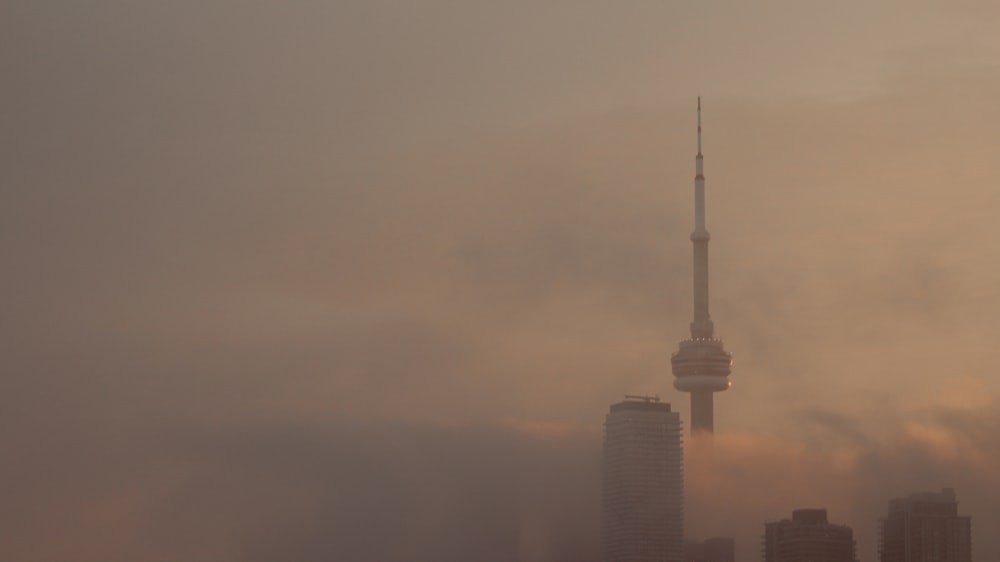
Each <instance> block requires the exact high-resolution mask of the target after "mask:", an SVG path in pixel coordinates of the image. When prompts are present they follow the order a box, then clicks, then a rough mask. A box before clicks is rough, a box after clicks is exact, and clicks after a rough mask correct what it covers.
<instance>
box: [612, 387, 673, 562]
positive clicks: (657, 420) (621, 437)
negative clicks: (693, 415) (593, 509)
mask: <svg viewBox="0 0 1000 562" xmlns="http://www.w3.org/2000/svg"><path fill="white" fill-rule="evenodd" d="M683 460H684V459H683V451H682V448H681V420H680V416H679V415H678V414H677V412H673V411H671V410H670V404H667V403H662V402H660V401H659V399H658V398H650V397H640V398H632V397H626V400H625V401H623V402H619V403H617V404H613V405H612V406H611V410H610V412H609V413H608V415H607V418H606V419H605V422H604V494H603V503H604V560H605V561H606V562H681V560H682V557H683V554H684V473H683V470H684V469H683V464H684V463H683Z"/></svg>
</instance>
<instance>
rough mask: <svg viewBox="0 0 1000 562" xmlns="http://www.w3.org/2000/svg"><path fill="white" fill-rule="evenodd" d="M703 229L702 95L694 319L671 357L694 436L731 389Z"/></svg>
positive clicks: (708, 424)
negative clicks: (718, 396) (711, 299)
mask: <svg viewBox="0 0 1000 562" xmlns="http://www.w3.org/2000/svg"><path fill="white" fill-rule="evenodd" d="M710 239H711V236H710V235H709V234H708V230H707V229H706V228H705V169H704V156H703V155H702V153H701V96H698V154H697V156H695V176H694V232H692V233H691V244H692V245H693V250H694V260H693V261H694V268H693V270H694V320H693V321H692V322H691V338H690V339H686V340H684V341H682V342H681V343H680V349H679V350H678V351H677V352H675V353H674V354H673V356H671V358H670V363H671V366H672V368H673V372H674V377H676V378H675V379H674V388H676V389H677V390H680V391H683V392H690V393H691V431H692V433H694V434H698V433H709V434H711V433H712V432H713V431H714V421H713V418H714V414H713V408H714V406H713V399H712V393H713V392H720V391H723V390H726V389H728V388H729V387H730V385H731V384H732V383H730V381H729V373H730V370H731V367H732V362H733V360H732V355H730V354H729V353H728V352H726V351H725V350H724V349H723V347H722V340H720V339H717V338H715V337H714V335H715V325H714V324H713V322H712V317H711V316H710V315H709V313H708V241H709V240H710Z"/></svg>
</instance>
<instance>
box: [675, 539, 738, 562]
mask: <svg viewBox="0 0 1000 562" xmlns="http://www.w3.org/2000/svg"><path fill="white" fill-rule="evenodd" d="M735 560H736V541H735V540H733V539H732V538H730V537H713V538H710V539H705V540H704V541H702V542H698V541H686V542H685V543H684V562H735Z"/></svg>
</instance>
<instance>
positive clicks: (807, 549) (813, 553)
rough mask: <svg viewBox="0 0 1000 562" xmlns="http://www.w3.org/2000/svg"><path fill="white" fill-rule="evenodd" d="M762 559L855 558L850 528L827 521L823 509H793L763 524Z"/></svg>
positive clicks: (842, 561)
mask: <svg viewBox="0 0 1000 562" xmlns="http://www.w3.org/2000/svg"><path fill="white" fill-rule="evenodd" d="M761 551H762V552H761V560H763V562H857V558H856V554H855V544H854V531H853V530H852V529H851V528H850V527H848V526H847V525H835V524H832V523H830V522H829V521H827V519H826V510H825V509H796V510H795V511H793V512H792V518H791V520H789V519H782V520H781V521H772V522H769V523H765V524H764V537H763V539H762V541H761Z"/></svg>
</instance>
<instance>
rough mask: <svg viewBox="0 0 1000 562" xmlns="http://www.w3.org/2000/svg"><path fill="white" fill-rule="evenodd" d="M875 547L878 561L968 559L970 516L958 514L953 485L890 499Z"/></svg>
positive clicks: (966, 561)
mask: <svg viewBox="0 0 1000 562" xmlns="http://www.w3.org/2000/svg"><path fill="white" fill-rule="evenodd" d="M878 550H879V560H880V561H881V562H971V561H972V519H971V517H969V516H968V515H959V514H958V500H956V498H955V490H954V489H952V488H945V489H943V490H941V493H936V492H920V493H916V494H910V495H909V496H907V497H905V498H895V499H891V500H889V513H888V515H887V516H886V517H883V518H882V519H881V520H880V521H879V548H878Z"/></svg>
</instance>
